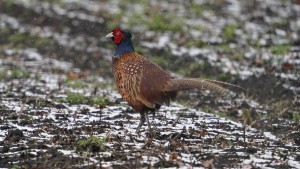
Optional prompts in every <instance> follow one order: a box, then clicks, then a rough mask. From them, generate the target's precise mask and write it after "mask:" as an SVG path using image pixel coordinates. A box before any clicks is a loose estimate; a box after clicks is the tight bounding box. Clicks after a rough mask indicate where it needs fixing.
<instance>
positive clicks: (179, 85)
mask: <svg viewBox="0 0 300 169" xmlns="http://www.w3.org/2000/svg"><path fill="white" fill-rule="evenodd" d="M222 84H223V85H228V86H234V87H238V88H241V87H239V86H236V85H233V84H230V83H226V82H220V81H216V80H209V79H198V78H181V79H172V80H170V82H169V84H168V85H167V86H166V87H165V89H164V91H179V90H188V89H200V90H202V89H207V90H211V91H214V92H217V93H219V94H221V95H224V96H227V97H230V96H231V92H230V91H229V90H228V89H225V88H223V87H222V86H220V85H222Z"/></svg>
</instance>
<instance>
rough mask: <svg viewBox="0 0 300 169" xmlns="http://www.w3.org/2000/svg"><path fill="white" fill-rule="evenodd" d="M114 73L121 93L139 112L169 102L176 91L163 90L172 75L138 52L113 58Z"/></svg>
mask: <svg viewBox="0 0 300 169" xmlns="http://www.w3.org/2000/svg"><path fill="white" fill-rule="evenodd" d="M113 73H114V78H115V81H116V84H117V87H118V90H119V93H120V94H121V96H122V97H123V99H125V100H126V101H127V102H128V103H129V104H130V105H131V106H132V107H133V109H135V110H136V111H138V112H142V111H146V110H149V109H150V110H151V109H155V108H156V107H157V106H158V107H159V106H160V105H162V104H169V103H170V99H173V98H175V96H176V92H163V91H162V90H163V89H164V88H165V86H166V84H167V83H168V81H169V80H170V79H171V77H170V75H169V74H168V73H166V72H165V71H164V70H163V69H161V68H160V67H159V66H157V65H156V64H154V63H153V62H151V61H150V60H148V59H147V58H145V57H144V56H142V55H139V54H137V53H126V54H124V55H122V56H120V57H118V58H116V59H113Z"/></svg>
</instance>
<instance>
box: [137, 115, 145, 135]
mask: <svg viewBox="0 0 300 169" xmlns="http://www.w3.org/2000/svg"><path fill="white" fill-rule="evenodd" d="M144 122H145V113H141V120H140V123H139V125H138V127H137V129H136V133H137V134H138V135H140V130H141V127H142V125H143V124H144Z"/></svg>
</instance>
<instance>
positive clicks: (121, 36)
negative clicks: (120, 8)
mask: <svg viewBox="0 0 300 169" xmlns="http://www.w3.org/2000/svg"><path fill="white" fill-rule="evenodd" d="M131 37H132V35H131V33H130V32H127V31H124V30H121V29H119V28H115V29H114V30H113V31H112V32H110V33H109V34H107V35H106V36H105V38H111V39H112V40H113V41H114V42H115V44H120V43H122V42H125V41H128V40H131Z"/></svg>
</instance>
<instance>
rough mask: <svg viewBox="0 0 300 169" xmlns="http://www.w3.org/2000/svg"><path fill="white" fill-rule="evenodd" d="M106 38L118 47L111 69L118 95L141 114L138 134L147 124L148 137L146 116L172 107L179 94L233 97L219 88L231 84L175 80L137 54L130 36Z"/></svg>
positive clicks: (120, 34)
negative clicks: (206, 92)
mask: <svg viewBox="0 0 300 169" xmlns="http://www.w3.org/2000/svg"><path fill="white" fill-rule="evenodd" d="M106 37H111V38H112V40H113V41H114V42H115V43H116V45H117V50H116V52H115V54H114V56H113V60H112V63H113V64H112V65H113V74H114V78H115V81H116V84H117V87H118V90H119V93H120V94H121V96H122V97H123V99H125V100H126V101H127V102H128V103H129V105H130V106H131V107H132V108H133V109H134V110H135V111H136V112H139V113H140V114H141V122H140V124H139V126H138V128H137V133H139V130H140V128H141V126H142V124H143V123H144V121H145V120H147V122H148V128H149V133H152V130H151V128H150V124H149V121H148V114H147V113H148V112H149V111H152V112H153V111H155V110H156V109H159V108H160V106H161V105H163V104H166V105H169V104H170V101H171V100H173V99H175V97H176V95H177V91H180V90H188V89H195V88H196V89H200V90H202V89H208V90H212V91H215V92H217V93H220V94H222V95H224V96H230V92H229V90H227V89H225V88H223V87H221V86H220V85H219V84H223V85H231V84H229V83H225V82H220V81H216V80H208V79H199V78H180V79H174V78H172V77H171V76H170V75H169V74H168V73H167V72H166V71H164V70H163V69H162V68H160V67H159V66H158V65H156V64H155V63H153V62H151V61H150V60H148V59H147V58H146V57H144V56H142V55H139V54H137V53H136V52H134V49H133V46H132V41H131V34H130V33H129V32H125V31H123V30H120V29H114V30H113V32H112V33H110V34H108V35H107V36H106ZM231 86H235V85H231ZM237 87H238V86H237Z"/></svg>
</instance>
